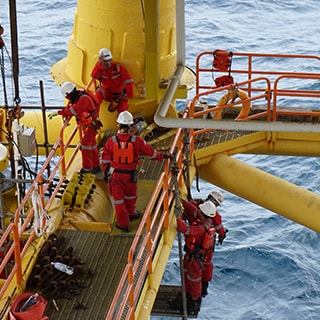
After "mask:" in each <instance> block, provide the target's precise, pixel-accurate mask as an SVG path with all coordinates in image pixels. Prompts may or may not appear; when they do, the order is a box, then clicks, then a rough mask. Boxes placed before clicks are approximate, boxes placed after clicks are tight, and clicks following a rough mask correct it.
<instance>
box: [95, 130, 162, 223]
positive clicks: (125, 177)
mask: <svg viewBox="0 0 320 320" xmlns="http://www.w3.org/2000/svg"><path fill="white" fill-rule="evenodd" d="M115 137H118V139H119V141H120V143H121V142H124V145H126V144H127V142H128V141H129V139H130V137H131V142H132V144H133V153H134V156H133V161H132V162H131V163H119V162H118V161H117V159H115V158H114V144H118V142H117V140H116V138H115ZM141 154H144V155H146V156H148V157H149V158H150V159H151V160H158V161H161V160H162V159H163V158H164V155H165V154H164V153H163V152H160V151H156V150H155V149H153V148H152V147H151V146H150V145H149V144H147V143H146V141H145V140H143V139H142V138H141V137H139V136H135V135H131V134H129V133H118V134H117V135H116V136H114V137H111V138H109V139H108V141H107V142H106V144H105V146H104V149H103V152H102V160H101V164H102V169H103V171H104V172H105V174H107V173H108V171H109V173H111V171H113V172H112V177H111V179H110V180H109V183H108V190H109V193H110V195H111V196H112V198H113V203H114V206H115V211H116V218H117V224H118V226H119V227H121V228H126V227H128V226H129V223H130V216H133V215H134V214H135V211H136V201H137V181H132V175H133V174H134V172H135V169H136V167H137V165H138V164H139V158H140V155H141Z"/></svg>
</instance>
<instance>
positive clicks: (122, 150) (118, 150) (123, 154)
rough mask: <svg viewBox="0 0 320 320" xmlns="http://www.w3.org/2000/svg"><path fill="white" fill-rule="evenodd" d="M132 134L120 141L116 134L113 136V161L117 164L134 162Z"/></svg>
mask: <svg viewBox="0 0 320 320" xmlns="http://www.w3.org/2000/svg"><path fill="white" fill-rule="evenodd" d="M131 140H132V136H131V137H130V138H129V140H128V141H120V140H119V138H118V137H117V136H114V137H113V142H114V143H113V161H114V162H116V163H118V164H130V163H133V162H134V160H135V159H134V145H133V142H132V141H131Z"/></svg>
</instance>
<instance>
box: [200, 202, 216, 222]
mask: <svg viewBox="0 0 320 320" xmlns="http://www.w3.org/2000/svg"><path fill="white" fill-rule="evenodd" d="M199 209H200V210H201V212H203V213H204V214H205V215H206V216H208V217H210V218H213V217H214V216H215V215H216V212H217V207H216V206H215V204H213V203H212V202H211V201H205V202H203V203H201V204H199Z"/></svg>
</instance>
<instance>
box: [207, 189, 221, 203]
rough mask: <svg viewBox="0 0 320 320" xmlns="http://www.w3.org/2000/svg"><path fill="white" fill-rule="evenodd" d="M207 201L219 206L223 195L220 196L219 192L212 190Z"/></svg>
mask: <svg viewBox="0 0 320 320" xmlns="http://www.w3.org/2000/svg"><path fill="white" fill-rule="evenodd" d="M208 200H211V201H213V202H214V203H215V204H216V205H218V206H221V204H222V202H223V200H224V195H223V194H222V192H221V191H219V190H214V191H212V192H211V193H209V195H208Z"/></svg>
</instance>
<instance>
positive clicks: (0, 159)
mask: <svg viewBox="0 0 320 320" xmlns="http://www.w3.org/2000/svg"><path fill="white" fill-rule="evenodd" d="M8 163H9V157H8V149H7V148H6V147H5V146H4V145H3V144H1V143H0V171H3V170H5V169H6V168H7V166H8Z"/></svg>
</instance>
